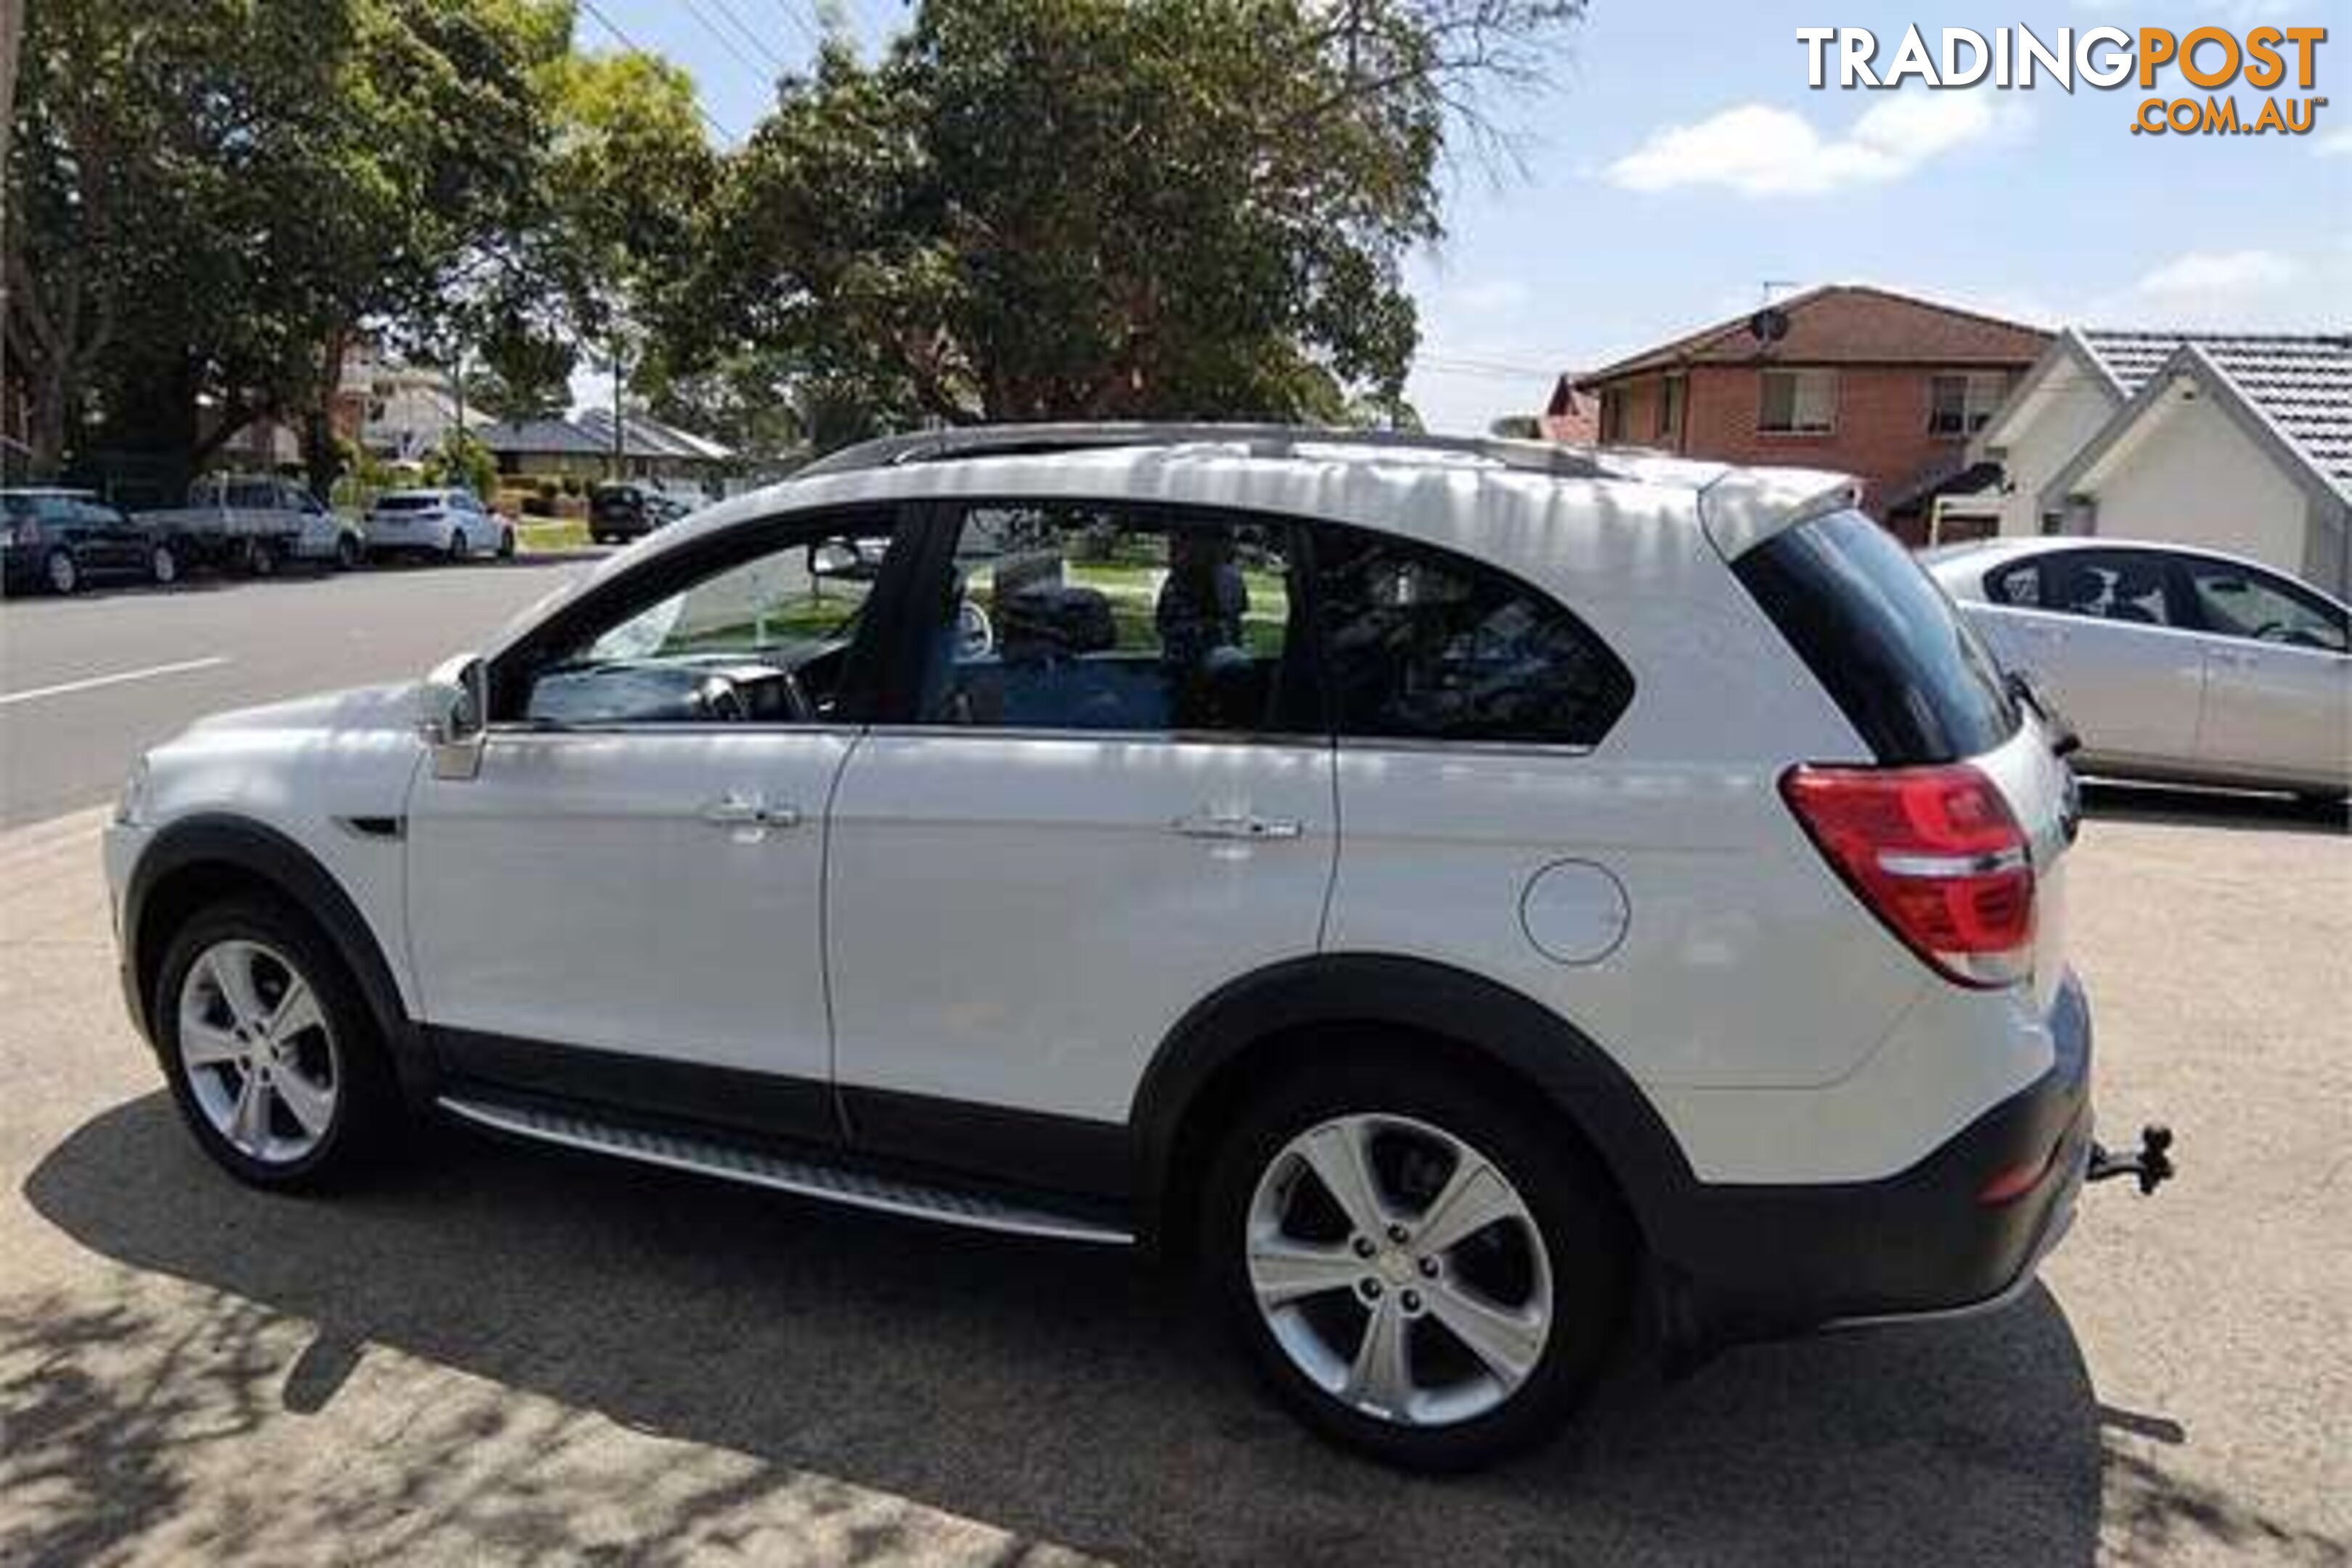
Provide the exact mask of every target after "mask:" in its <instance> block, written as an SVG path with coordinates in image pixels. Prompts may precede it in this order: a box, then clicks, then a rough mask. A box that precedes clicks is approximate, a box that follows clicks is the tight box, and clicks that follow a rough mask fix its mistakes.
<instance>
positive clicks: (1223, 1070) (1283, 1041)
mask: <svg viewBox="0 0 2352 1568" xmlns="http://www.w3.org/2000/svg"><path fill="white" fill-rule="evenodd" d="M1348 1028H1358V1029H1375V1030H1378V1031H1381V1033H1382V1034H1383V1035H1384V1036H1388V1037H1394V1036H1396V1035H1397V1034H1400V1033H1403V1034H1409V1035H1412V1036H1415V1037H1422V1038H1423V1039H1425V1040H1426V1041H1428V1042H1429V1046H1430V1048H1432V1049H1433V1050H1436V1051H1440V1052H1443V1053H1444V1054H1445V1055H1446V1056H1447V1057H1448V1058H1450V1059H1452V1060H1454V1061H1456V1062H1458V1063H1460V1064H1461V1066H1462V1067H1463V1068H1464V1069H1465V1071H1468V1072H1471V1073H1475V1074H1476V1075H1478V1076H1480V1077H1482V1078H1483V1079H1486V1081H1487V1082H1488V1083H1489V1084H1490V1085H1492V1086H1494V1087H1495V1088H1496V1089H1498V1090H1500V1091H1502V1092H1504V1093H1507V1094H1509V1093H1525V1092H1528V1091H1530V1090H1531V1091H1533V1092H1534V1093H1536V1094H1537V1095H1538V1096H1540V1097H1541V1099H1542V1100H1543V1102H1544V1103H1545V1104H1546V1105H1547V1106H1548V1107H1549V1108H1550V1109H1551V1110H1555V1111H1557V1112H1558V1113H1559V1115H1560V1116H1562V1117H1563V1118H1564V1119H1565V1120H1566V1121H1567V1122H1568V1123H1569V1125H1570V1128H1571V1129H1572V1130H1573V1131H1575V1132H1576V1133H1577V1134H1578V1135H1579V1136H1580V1138H1581V1139H1582V1141H1583V1142H1584V1143H1585V1144H1586V1145H1587V1147H1588V1150H1589V1152H1591V1155H1592V1156H1593V1158H1594V1159H1595V1160H1597V1161H1598V1162H1599V1163H1600V1164H1601V1169H1602V1172H1603V1173H1604V1174H1605V1175H1606V1176H1607V1177H1608V1178H1609V1180H1610V1181H1611V1182H1612V1184H1614V1185H1615V1187H1616V1189H1617V1193H1618V1196H1619V1197H1620V1199H1621V1200H1622V1203H1623V1205H1624V1208H1625V1211H1626V1217H1627V1218H1628V1219H1629V1220H1630V1221H1631V1223H1632V1224H1633V1226H1634V1228H1635V1229H1636V1231H1637V1232H1638V1233H1639V1234H1640V1236H1641V1237H1643V1240H1644V1242H1645V1243H1647V1244H1649V1245H1652V1246H1653V1247H1654V1245H1655V1243H1656V1241H1657V1240H1658V1238H1659V1237H1660V1236H1661V1234H1662V1233H1663V1232H1664V1231H1665V1230H1667V1229H1669V1228H1671V1227H1672V1225H1673V1216H1674V1213H1675V1206H1676V1199H1677V1198H1678V1196H1679V1195H1680V1194H1682V1193H1684V1192H1685V1191H1686V1190H1687V1188H1688V1186H1689V1185H1690V1184H1691V1183H1692V1181H1693V1180H1694V1178H1693V1175H1692V1172H1691V1169H1690V1164H1689V1162H1688V1161H1687V1160H1686V1159H1685V1157H1684V1155H1683V1152H1682V1147H1681V1145H1680V1144H1679V1143H1677V1142H1675V1137H1674V1134H1673V1133H1672V1132H1671V1131H1669V1130H1668V1129H1667V1127H1666V1125H1665V1123H1664V1121H1662V1120H1661V1119H1660V1118H1659V1116H1658V1113H1657V1111H1656V1110H1655V1109H1654V1107H1653V1106H1652V1105H1651V1104H1650V1101H1649V1099H1648V1097H1647V1096H1646V1095H1644V1094H1643V1092H1642V1089H1641V1088H1640V1086H1639V1085H1637V1084H1636V1083H1635V1082H1634V1081H1633V1078H1632V1076H1631V1075H1630V1074H1628V1073H1627V1072H1626V1071H1625V1070H1624V1068H1622V1067H1620V1066H1619V1065H1618V1064H1617V1063H1616V1062H1615V1061H1614V1060H1613V1059H1612V1058H1611V1057H1610V1056H1609V1055H1608V1053H1607V1052H1605V1051H1604V1050H1602V1049H1601V1047H1600V1046H1598V1045H1597V1044H1595V1043H1594V1042H1593V1041H1592V1040H1591V1038H1590V1037H1587V1036H1586V1035H1585V1034H1584V1033H1583V1032H1582V1031H1581V1030H1580V1029H1578V1028H1577V1027H1576V1026H1574V1025H1573V1024H1570V1022H1569V1021H1568V1020H1566V1019H1564V1018H1562V1017H1561V1016H1559V1014H1557V1013H1555V1012H1553V1011H1552V1010H1551V1009H1550V1008H1549V1007H1546V1006H1544V1005H1542V1004H1540V1003H1538V1002H1536V1001H1534V1000H1532V999H1530V998H1529V997H1528V996H1526V995H1524V994H1520V993H1519V992H1517V991H1515V990H1512V989H1511V988H1510V987H1508V986H1506V985H1502V984H1498V983H1496V982H1495V981H1492V980H1489V979H1486V977H1484V976H1482V975H1478V974H1474V973H1469V972H1468V971H1465V970H1461V969H1456V968H1454V967H1453V966H1451V965H1448V964H1444V963H1434V962H1433V961H1430V960H1427V959H1420V958H1411V957H1404V956H1401V955H1393V954H1381V953H1339V954H1326V955H1320V956H1318V957H1314V958H1304V959H1296V960H1292V961H1289V962H1286V963H1279V964H1276V965H1273V966H1271V967H1269V968H1266V969H1263V970H1259V971H1256V972H1255V973H1251V974H1248V975H1245V976H1243V977H1242V978H1240V979H1238V980H1235V981H1234V982H1232V983H1230V984H1227V985H1225V986H1223V987H1222V988H1221V989H1219V990H1218V991H1216V992H1214V993H1213V994H1211V995H1209V996H1208V997H1206V998H1204V999H1203V1000H1202V1002H1200V1003H1199V1004H1197V1005H1195V1006H1194V1007H1193V1008H1192V1011H1191V1012H1189V1013H1187V1014H1186V1015H1185V1016H1184V1017H1183V1018H1182V1019H1181V1020H1180V1021H1179V1022H1178V1024H1177V1026H1176V1027H1175V1028H1174V1029H1173V1030H1171V1032H1170V1033H1169V1036H1168V1037H1167V1038H1166V1040H1165V1041H1164V1042H1163V1043H1162V1044H1161V1045H1160V1049H1159V1050H1158V1051H1157V1052H1156V1053H1155V1055H1154V1056H1153V1058H1152V1060H1151V1063H1150V1067H1149V1068H1147V1069H1146V1070H1145V1073H1144V1076H1143V1079H1142V1081H1141V1083H1140V1084H1139V1087H1138V1089H1137V1091H1136V1097H1135V1102H1134V1105H1133V1108H1132V1110H1131V1112H1130V1115H1129V1127H1130V1129H1131V1131H1132V1132H1133V1135H1134V1142H1135V1148H1136V1155H1137V1159H1138V1161H1139V1169H1138V1171H1137V1173H1136V1178H1135V1180H1136V1192H1137V1195H1138V1198H1139V1203H1138V1205H1137V1207H1138V1210H1139V1214H1140V1215H1142V1216H1143V1217H1144V1219H1145V1222H1146V1223H1147V1225H1148V1226H1150V1229H1151V1231H1152V1233H1153V1234H1154V1236H1155V1237H1157V1238H1158V1239H1159V1240H1160V1242H1161V1243H1162V1244H1163V1245H1166V1244H1168V1243H1171V1242H1173V1243H1175V1244H1177V1245H1178V1246H1181V1245H1182V1243H1183V1241H1184V1240H1185V1238H1187V1237H1189V1236H1190V1235H1191V1230H1192V1217H1193V1216H1192V1205H1193V1203H1194V1202H1195V1201H1196V1200H1197V1197H1198V1188H1199V1182H1198V1180H1197V1178H1198V1177H1199V1175H1200V1174H1201V1173H1202V1167H1203V1166H1204V1164H1205V1158H1204V1155H1205V1151H1206V1148H1207V1146H1208V1140H1209V1139H1210V1137H1211V1136H1212V1135H1213V1133H1214V1131H1215V1130H1216V1128H1217V1127H1218V1125H1220V1124H1221V1122H1222V1121H1223V1113H1224V1112H1225V1111H1226V1110H1229V1109H1230V1108H1231V1107H1232V1106H1234V1104H1236V1103H1238V1101H1239V1099H1240V1097H1242V1096H1244V1095H1245V1094H1246V1093H1247V1092H1248V1091H1249V1089H1250V1088H1251V1086H1252V1085H1253V1084H1255V1083H1261V1082H1264V1081H1265V1075H1267V1074H1269V1073H1276V1072H1281V1071H1285V1070H1287V1069H1289V1068H1293V1067H1295V1066H1296V1065H1297V1063H1298V1062H1299V1061H1301V1060H1302V1059H1307V1058H1311V1057H1312V1056H1313V1055H1314V1054H1315V1053H1316V1052H1318V1051H1325V1050H1332V1049H1338V1048H1340V1047H1339V1045H1338V1043H1337V1037H1338V1036H1339V1032H1340V1031H1342V1030H1345V1029H1348Z"/></svg>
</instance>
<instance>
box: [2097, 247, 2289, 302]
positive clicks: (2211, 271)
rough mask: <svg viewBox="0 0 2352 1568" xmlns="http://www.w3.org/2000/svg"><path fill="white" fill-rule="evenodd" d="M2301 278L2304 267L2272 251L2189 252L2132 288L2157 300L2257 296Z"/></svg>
mask: <svg viewBox="0 0 2352 1568" xmlns="http://www.w3.org/2000/svg"><path fill="white" fill-rule="evenodd" d="M2301 276H2303V265H2302V263H2300V262H2298V261H2297V260H2295V258H2293V257H2291V256H2283V255H2281V254H2280V253H2279V252H2277V251H2275V250H2192V251H2189V252H2188V253H2186V254H2185V255H2181V256H2176V257H2174V258H2172V259H2171V260H2170V261H2168V262H2166V263H2165V264H2164V265H2163V266H2161V267H2159V268H2157V269H2156V270H2155V271H2153V272H2150V273H2148V274H2147V275H2146V276H2145V277H2143V278H2141V279H2140V280H2139V282H2138V283H2137V285H2135V286H2134V287H2135V289H2137V292H2139V293H2142V294H2147V295H2152V296H2157V297H2168V296H2178V295H2198V294H2257V293H2262V292H2263V291H2265V290H2268V289H2279V288H2283V287H2284V286H2285V285H2287V284H2290V283H2293V282H2294V280H2295V279H2298V278H2300V277H2301Z"/></svg>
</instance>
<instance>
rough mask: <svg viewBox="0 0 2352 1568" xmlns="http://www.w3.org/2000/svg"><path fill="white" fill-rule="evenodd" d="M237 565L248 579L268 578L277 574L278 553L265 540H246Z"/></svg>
mask: <svg viewBox="0 0 2352 1568" xmlns="http://www.w3.org/2000/svg"><path fill="white" fill-rule="evenodd" d="M238 563H239V564H240V565H242V566H243V567H244V569H245V574H246V575H247V576H248V577H270V576H275V575H276V574H277V572H278V552H277V550H276V549H275V548H274V547H273V546H272V545H271V544H270V542H268V540H266V539H248V540H247V541H246V542H245V549H244V550H243V552H241V553H240V555H239V558H238Z"/></svg>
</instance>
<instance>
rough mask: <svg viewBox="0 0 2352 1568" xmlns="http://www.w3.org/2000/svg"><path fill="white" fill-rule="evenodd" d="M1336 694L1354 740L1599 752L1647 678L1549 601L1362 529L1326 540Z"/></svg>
mask: <svg viewBox="0 0 2352 1568" xmlns="http://www.w3.org/2000/svg"><path fill="white" fill-rule="evenodd" d="M1315 563H1316V574H1317V586H1318V598H1319V602H1320V604H1321V605H1322V612H1323V647H1324V661H1325V664H1326V666H1327V668H1328V674H1327V683H1328V688H1329V690H1330V693H1331V700H1332V701H1333V703H1334V706H1335V709H1336V712H1335V714H1334V718H1335V721H1336V724H1337V727H1338V729H1339V732H1340V733H1341V734H1342V735H1347V736H1353V737H1358V738H1362V739H1371V740H1409V741H1455V742H1465V741H1467V742H1478V741H1485V742H1510V743H1517V744H1523V745H1569V746H1589V745H1591V744H1593V743H1595V742H1598V741H1599V740H1600V739H1601V736H1602V735H1604V734H1606V733H1607V732H1608V730H1609V727H1610V726H1611V725H1612V723H1614V722H1615V721H1616V719H1617V716H1618V715H1619V714H1620V713H1622V712H1623V711H1624V710H1625V706H1626V704H1627V703H1628V702H1630V701H1631V700H1633V676H1632V675H1631V674H1630V673H1629V672H1628V671H1627V670H1626V668H1625V667H1624V665H1623V664H1622V662H1620V661H1619V659H1618V658H1617V656H1616V655H1615V654H1613V653H1612V652H1611V651H1610V649H1609V648H1608V647H1607V645H1605V644H1604V643H1602V642H1601V639H1600V638H1599V637H1595V636H1594V635H1593V634H1592V632H1591V630H1590V629H1589V628H1587V627H1586V626H1584V624H1583V623H1582V622H1580V621H1579V620H1578V619H1577V618H1576V617H1575V616H1573V615H1570V613H1569V612H1568V611H1567V610H1565V609H1563V608H1562V607H1560V606H1559V605H1557V604H1555V603H1553V602H1552V601H1551V600H1550V599H1549V598H1547V597H1546V596H1545V595H1542V594H1541V593H1538V591H1537V590H1536V589H1534V588H1531V587H1529V586H1528V585H1527V584H1524V583H1520V582H1517V581H1516V580H1515V579H1513V578H1510V577H1507V576H1505V575H1504V574H1501V573H1499V572H1496V571H1493V570H1491V569H1489V568H1487V567H1484V566H1481V565H1478V564H1477V563H1475V562H1472V561H1469V560H1466V559H1465V558H1463V557H1461V556H1458V555H1454V554H1451V553H1449V552H1444V551H1440V550H1435V549H1432V548H1430V547H1428V546H1426V545H1420V544H1412V543H1407V542H1403V541H1402V540H1397V539H1392V538H1390V537H1387V536H1385V535H1381V534H1374V533H1369V532H1365V531H1360V530H1355V529H1346V528H1339V527H1325V528H1322V529H1318V531H1317V533H1316V543H1315Z"/></svg>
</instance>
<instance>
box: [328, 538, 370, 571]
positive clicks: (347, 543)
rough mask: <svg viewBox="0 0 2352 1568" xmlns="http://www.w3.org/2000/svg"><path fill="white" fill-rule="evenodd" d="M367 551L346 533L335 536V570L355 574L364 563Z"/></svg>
mask: <svg viewBox="0 0 2352 1568" xmlns="http://www.w3.org/2000/svg"><path fill="white" fill-rule="evenodd" d="M366 559H367V551H366V550H365V548H363V547H362V545H361V543H360V542H359V541H358V540H356V539H353V538H352V536H351V535H350V534H348V533H340V534H337V535H336V536H335V570H336V571H338V572H356V571H358V570H359V569H360V567H361V566H362V564H364V563H365V562H366Z"/></svg>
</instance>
